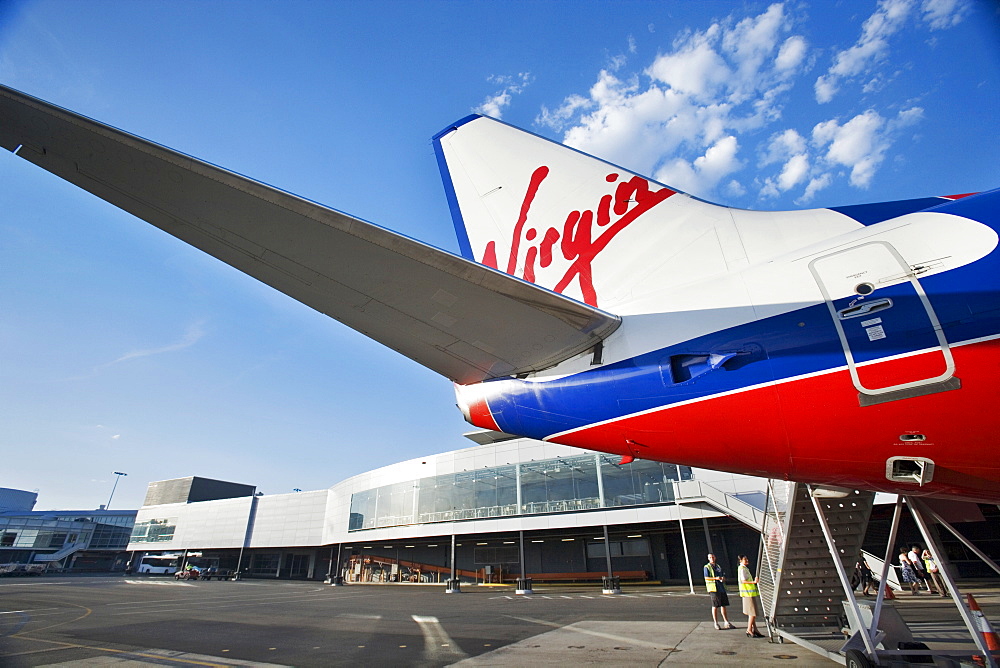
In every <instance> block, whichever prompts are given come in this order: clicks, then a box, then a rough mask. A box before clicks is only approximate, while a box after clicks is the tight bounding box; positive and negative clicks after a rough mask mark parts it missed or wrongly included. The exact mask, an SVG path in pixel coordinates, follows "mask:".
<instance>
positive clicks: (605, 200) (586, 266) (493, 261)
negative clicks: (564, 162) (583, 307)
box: [482, 165, 675, 307]
mask: <svg viewBox="0 0 1000 668" xmlns="http://www.w3.org/2000/svg"><path fill="white" fill-rule="evenodd" d="M548 175H549V168H548V167H545V166H544V165H543V166H542V167H539V168H538V169H536V170H535V171H534V172H533V173H532V174H531V180H530V182H529V183H528V190H527V192H525V194H524V200H523V201H522V202H521V213H520V215H519V216H518V218H517V224H515V225H514V233H513V235H512V237H511V242H510V256H509V257H508V258H507V270H506V271H507V273H508V274H510V275H511V276H514V275H516V274H515V273H514V270H515V269H516V268H517V264H518V259H519V258H520V253H521V247H522V245H523V246H524V247H525V250H524V273H523V275H522V278H524V280H526V281H530V282H532V283H534V282H535V263H536V262H537V263H538V265H539V266H540V267H542V268H545V267H548V266H549V265H551V264H552V261H553V249H554V248H555V245H556V242H559V252H560V253H561V254H562V256H563V258H564V259H565V260H566V261H567V262H568V263H569V265H568V268H567V269H566V273H565V274H563V276H562V278H560V279H559V281H558V282H557V283H556V285H555V287H554V288H552V289H553V290H555V291H556V292H560V293H561V292H563V291H564V290H565V289H566V288H567V287H568V286H569V284H570V283H572V282H573V280H574V279H579V281H580V291H581V292H582V293H583V300H584V301H585V302H586V303H588V304H590V305H591V306H595V307H596V306H597V292H596V291H595V290H594V277H593V274H592V267H591V265H592V264H593V262H594V258H595V257H597V256H598V255H599V254H600V253H601V251H603V250H604V249H605V248H607V246H608V244H609V243H610V242H611V240H612V239H614V238H615V236H616V235H617V234H618V233H619V232H621V231H622V230H624V229H625V228H626V227H628V226H629V225H631V224H632V223H633V222H634V221H635V220H636V219H637V218H638V217H639V216H641V215H642V214H644V213H646V212H647V211H649V210H650V209H652V208H653V207H654V206H656V205H657V204H659V203H660V202H662V201H663V200H665V199H667V198H668V197H670V196H671V195H673V194H675V193H674V191H673V190H670V189H668V188H662V189H660V190H657V191H655V192H652V191H650V189H649V181H647V180H646V179H644V178H642V177H641V176H633V177H632V178H631V179H629V180H628V181H622V182H621V183H619V184H618V187H617V188H615V192H614V195H611V194H607V195H604V196H603V197H601V200H600V202H599V203H598V204H597V214H596V216H595V214H594V212H593V211H591V210H586V211H570V212H569V214H568V215H567V216H566V222H564V223H563V224H562V229H561V230H560V229H558V228H557V227H555V226H552V227H549V228H548V229H547V230H545V233H544V234H543V235H542V237H541V240H538V229H537V227H536V226H531V225H529V223H528V214H529V213H530V211H531V203H532V202H533V201H534V199H535V195H537V194H538V189H539V188H540V187H541V185H542V182H543V181H544V180H545V177H547V176H548ZM618 178H619V175H618V174H608V175H607V176H606V177H605V180H606V181H607V182H608V183H615V182H617V181H618ZM595 217H596V221H595ZM612 217H614V218H615V219H614V220H612ZM595 222H596V225H597V227H596V229H595V227H594V224H595ZM526 227H527V229H525V228H526ZM595 234H597V237H596V238H595V237H594V235H595ZM482 263H483V264H485V265H487V266H489V267H493V268H494V269H499V268H500V266H499V264H498V263H497V242H496V241H491V242H489V243H488V244H486V250H485V251H484V252H483V259H482Z"/></svg>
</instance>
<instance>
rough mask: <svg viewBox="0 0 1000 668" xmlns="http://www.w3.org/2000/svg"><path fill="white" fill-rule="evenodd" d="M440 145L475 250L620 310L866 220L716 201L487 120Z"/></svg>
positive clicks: (459, 221) (466, 243) (449, 134)
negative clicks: (732, 206) (740, 206)
mask: <svg viewBox="0 0 1000 668" xmlns="http://www.w3.org/2000/svg"><path fill="white" fill-rule="evenodd" d="M434 140H435V149H436V151H437V154H438V161H439V164H440V167H441V170H442V176H443V177H444V181H445V188H446V190H447V191H448V196H449V200H450V204H451V207H452V215H453V216H454V219H455V226H456V230H457V232H458V236H459V241H460V244H461V245H462V252H463V254H465V256H466V257H468V258H470V259H473V260H476V261H478V262H482V263H483V264H486V265H489V266H492V267H494V268H497V269H499V270H501V271H505V272H507V273H508V274H511V275H514V276H517V277H519V278H523V279H525V280H527V281H531V282H533V283H535V284H537V285H540V286H542V287H545V288H548V289H550V290H554V291H556V292H560V293H563V294H565V295H567V296H569V297H573V298H574V299H578V300H580V301H583V302H586V303H587V304H590V305H591V306H596V307H599V308H601V309H604V310H606V311H610V312H613V313H617V314H620V315H625V314H630V313H634V312H640V311H646V312H648V311H649V309H650V307H651V304H652V305H653V308H655V309H656V310H670V307H669V304H665V303H664V304H657V303H656V302H657V301H658V300H657V299H656V295H657V294H666V292H667V291H669V290H671V289H673V288H676V287H677V286H679V285H683V284H687V283H692V282H694V281H699V280H704V279H706V278H709V277H712V276H718V275H722V274H726V273H729V272H732V271H736V270H739V269H743V268H745V267H747V266H749V265H750V264H751V263H756V262H759V261H762V260H763V259H767V258H769V257H774V256H775V255H776V254H778V253H780V252H784V251H785V250H788V249H790V248H796V247H801V246H802V245H805V244H806V243H809V242H811V241H815V240H818V239H821V238H827V237H830V236H833V235H835V234H839V233H841V232H845V231H848V230H849V229H853V228H855V227H857V226H858V224H857V223H856V222H855V221H850V220H848V219H846V217H844V216H841V215H839V214H836V213H834V212H832V211H828V210H819V211H812V212H788V213H777V214H775V213H764V212H746V211H737V210H734V209H729V208H727V207H723V206H718V205H714V204H710V203H707V202H704V201H701V200H698V199H695V198H693V197H690V196H689V195H685V194H683V193H678V192H676V191H674V190H671V189H670V188H667V187H665V186H663V185H661V184H659V183H656V182H654V181H651V180H650V179H648V178H646V177H643V176H640V175H638V174H635V173H633V172H630V171H627V170H624V169H622V168H620V167H617V166H615V165H612V164H610V163H607V162H605V161H603V160H599V159H598V158H595V157H593V156H590V155H587V154H585V153H582V152H580V151H576V150H574V149H571V148H569V147H567V146H564V145H562V144H558V143H555V142H552V141H549V140H547V139H545V138H543V137H539V136H537V135H534V134H532V133H530V132H525V131H524V130H520V129H518V128H515V127H513V126H511V125H507V124H506V123H502V122H500V121H497V120H495V119H492V118H487V117H484V116H470V117H468V118H466V119H463V120H462V121H459V122H458V123H456V124H455V125H453V126H450V127H449V128H447V129H446V130H444V131H443V132H441V133H440V134H438V135H437V136H436V137H435V138H434ZM817 214H826V215H817ZM818 219H823V220H818ZM803 222H805V223H806V225H803V224H802V223H803ZM817 223H822V224H820V225H817ZM651 297H652V302H651V299H650V298H651ZM664 300H666V298H664ZM640 303H641V306H640Z"/></svg>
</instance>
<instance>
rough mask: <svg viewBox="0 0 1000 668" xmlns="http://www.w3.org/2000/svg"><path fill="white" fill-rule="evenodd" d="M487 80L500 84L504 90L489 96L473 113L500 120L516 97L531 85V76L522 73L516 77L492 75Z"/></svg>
mask: <svg viewBox="0 0 1000 668" xmlns="http://www.w3.org/2000/svg"><path fill="white" fill-rule="evenodd" d="M486 80H487V81H489V82H490V83H495V84H500V85H501V86H503V88H501V89H500V90H498V91H497V92H496V93H494V94H493V95H490V96H488V97H487V98H486V99H485V100H483V101H482V102H481V103H480V104H479V106H478V107H475V108H474V109H473V111H474V112H476V113H477V114H483V115H484V116H491V117H493V118H496V119H500V118H502V117H503V110H504V109H505V108H506V107H508V106H510V103H511V102H512V101H513V99H514V95H517V94H519V93H521V92H523V91H524V89H525V88H526V87H527V86H528V84H529V83H531V74H530V73H529V72H521V73H520V74H517V75H514V76H501V75H492V76H490V77H487V79H486Z"/></svg>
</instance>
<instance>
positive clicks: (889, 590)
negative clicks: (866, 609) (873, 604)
mask: <svg viewBox="0 0 1000 668" xmlns="http://www.w3.org/2000/svg"><path fill="white" fill-rule="evenodd" d="M894 598H896V592H894V591H893V590H892V586H890V585H889V583H888V582H886V583H885V600H887V601H891V600H893V599H894Z"/></svg>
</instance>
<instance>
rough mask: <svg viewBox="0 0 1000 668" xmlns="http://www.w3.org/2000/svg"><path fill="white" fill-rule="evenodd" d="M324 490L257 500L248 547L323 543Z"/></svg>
mask: <svg viewBox="0 0 1000 668" xmlns="http://www.w3.org/2000/svg"><path fill="white" fill-rule="evenodd" d="M326 505H327V490H319V491H315V492H297V493H294V494H278V495H273V496H262V497H257V512H256V515H255V516H254V522H253V531H252V533H251V537H250V547H255V548H257V547H313V546H318V545H321V544H322V543H323V522H324V518H325V517H326Z"/></svg>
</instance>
